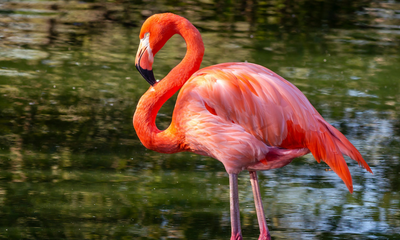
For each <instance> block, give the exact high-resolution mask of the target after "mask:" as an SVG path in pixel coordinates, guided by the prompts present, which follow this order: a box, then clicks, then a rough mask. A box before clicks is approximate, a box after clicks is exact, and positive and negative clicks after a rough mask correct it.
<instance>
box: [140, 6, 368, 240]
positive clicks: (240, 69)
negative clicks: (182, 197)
mask: <svg viewBox="0 0 400 240" xmlns="http://www.w3.org/2000/svg"><path fill="white" fill-rule="evenodd" d="M174 34H180V35H181V36H182V37H183V38H184V39H185V41H186V44H187V52H186V55H185V57H184V58H183V60H182V61H181V62H180V63H179V64H178V65H177V66H176V67H175V68H173V69H172V70H171V71H170V72H169V74H168V75H167V76H166V77H165V78H164V79H162V80H161V81H159V82H157V81H156V80H155V79H154V75H153V71H152V64H153V60H154V56H155V55H156V53H157V52H158V51H159V50H160V49H161V48H162V47H163V46H164V44H165V43H166V42H167V40H169V39H170V38H171V37H172V36H173V35H174ZM139 37H140V45H139V49H138V52H137V55H136V61H135V65H136V68H137V69H138V70H139V72H140V73H141V75H142V76H143V77H144V78H145V79H146V80H147V82H149V83H150V85H151V86H150V88H149V90H147V92H146V93H145V94H144V95H143V96H142V97H141V98H140V100H139V103H138V106H137V108H136V112H135V115H134V117H133V125H134V127H135V130H136V133H137V135H138V137H139V139H140V141H141V142H142V143H143V145H144V146H145V147H147V148H148V149H151V150H154V151H157V152H160V153H176V152H181V151H189V152H193V153H197V154H201V155H204V156H209V157H212V158H215V159H218V160H219V161H221V162H222V163H223V165H224V167H225V169H226V171H227V172H228V174H229V183H230V184H229V185H230V213H231V229H232V235H231V239H242V233H241V227H240V215H239V214H240V212H239V200H238V182H237V178H238V174H239V172H241V171H242V170H248V171H249V173H250V180H251V184H252V188H253V194H254V202H255V207H256V212H257V218H258V224H259V228H260V237H259V239H271V237H270V233H269V231H268V227H267V222H266V220H265V216H264V210H263V205H262V202H261V196H260V190H259V186H258V180H257V173H256V171H259V170H269V169H274V168H280V167H283V166H285V165H287V164H289V163H290V162H291V161H292V160H293V159H294V158H296V157H300V156H303V155H305V154H307V153H309V152H311V153H312V154H313V155H314V158H315V159H316V160H317V161H318V162H320V160H321V159H322V160H324V161H325V162H326V163H327V164H328V165H329V166H330V167H331V169H332V170H333V171H335V172H336V173H337V174H338V175H339V177H340V178H341V179H342V180H343V181H344V183H345V184H346V186H347V188H348V189H349V191H350V192H353V185H352V178H351V175H350V172H349V169H348V167H347V164H346V162H345V160H344V158H343V155H342V154H345V155H347V156H349V157H350V158H352V159H354V160H356V161H357V162H358V163H359V165H361V166H363V167H364V168H365V169H366V170H368V171H369V172H371V173H372V171H371V169H370V168H369V166H368V164H367V163H366V162H365V161H364V159H363V158H362V156H361V154H360V153H359V152H358V150H357V149H356V148H355V147H354V146H353V145H352V144H351V143H350V142H349V141H348V140H347V139H346V137H345V136H344V135H343V134H342V133H340V132H339V131H338V130H337V129H336V128H334V127H333V126H331V125H330V124H329V123H327V122H326V121H325V120H324V119H323V118H322V116H321V115H320V114H319V113H318V112H317V111H316V110H315V109H314V107H313V106H312V105H311V104H310V102H309V101H308V99H307V98H306V97H305V96H304V95H303V94H302V93H301V91H300V90H299V89H297V88H296V87H295V86H294V85H293V84H291V83H290V82H288V81H286V80H285V79H283V78H282V77H280V76H279V75H277V74H276V73H274V72H272V71H271V70H269V69H267V68H264V67H262V66H259V65H256V64H251V63H223V64H218V65H214V66H210V67H207V68H204V69H201V70H199V68H200V63H201V61H202V59H203V54H204V45H203V41H202V38H201V36H200V33H199V31H198V30H197V29H196V28H195V27H194V26H193V25H192V24H191V23H190V22H189V21H188V20H187V19H185V18H183V17H180V16H177V15H174V14H171V13H165V14H157V15H153V16H151V17H150V18H148V19H147V20H146V21H145V22H144V24H143V26H142V29H141V31H140V35H139ZM179 89H181V92H180V93H179V96H178V99H177V101H176V105H175V109H174V112H173V116H172V122H171V124H170V126H169V127H168V128H167V129H166V130H164V131H161V130H159V129H158V128H157V127H156V125H155V120H156V115H157V112H158V111H159V109H160V108H161V106H162V105H163V104H164V103H165V101H167V99H168V98H170V97H171V96H172V95H173V94H174V93H175V92H177V91H178V90H179Z"/></svg>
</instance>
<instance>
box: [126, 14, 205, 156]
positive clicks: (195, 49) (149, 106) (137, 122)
mask: <svg viewBox="0 0 400 240" xmlns="http://www.w3.org/2000/svg"><path fill="white" fill-rule="evenodd" d="M182 19H183V20H182ZM173 24H175V29H176V33H177V34H180V35H181V36H182V37H183V39H184V40H185V42H186V45H187V51H186V55H185V57H184V58H183V60H182V61H181V62H180V63H179V64H178V65H177V66H176V67H175V68H173V69H172V70H171V71H170V72H169V73H168V75H167V76H166V77H165V78H164V79H162V80H161V81H160V82H158V83H156V84H155V85H154V87H150V88H149V90H147V92H146V93H145V94H144V95H143V96H142V97H141V98H140V100H139V103H138V106H137V108H136V112H135V115H134V117H133V125H134V127H135V130H136V133H137V135H138V137H139V139H140V141H141V142H142V143H143V145H144V146H145V147H147V148H148V149H151V150H154V151H157V152H162V153H175V152H180V151H183V150H185V144H184V136H183V135H182V134H181V133H180V132H179V131H178V130H177V129H176V128H175V124H174V122H172V123H171V125H170V126H169V127H168V128H167V129H166V130H164V131H161V130H159V129H158V128H157V126H156V124H155V120H156V116H157V113H158V111H159V110H160V108H161V106H162V105H163V104H164V103H165V102H166V101H167V100H168V99H169V98H170V97H171V96H172V95H174V93H176V92H177V91H178V90H179V89H180V88H181V87H182V86H183V84H185V82H186V81H187V80H188V79H189V78H190V76H192V74H193V73H195V72H196V71H197V70H198V69H199V68H200V64H201V61H202V59H203V54H204V44H203V41H202V39H201V35H200V33H199V31H198V30H197V29H196V28H195V27H194V26H193V25H192V24H191V23H190V22H189V21H188V20H186V19H184V18H179V19H176V22H174V23H173Z"/></svg>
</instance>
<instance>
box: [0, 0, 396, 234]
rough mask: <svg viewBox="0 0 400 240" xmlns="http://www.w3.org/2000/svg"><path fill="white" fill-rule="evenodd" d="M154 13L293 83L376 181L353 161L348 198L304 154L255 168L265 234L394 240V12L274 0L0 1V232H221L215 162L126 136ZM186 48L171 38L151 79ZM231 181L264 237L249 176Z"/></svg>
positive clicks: (249, 222) (223, 207) (165, 114)
mask: <svg viewBox="0 0 400 240" xmlns="http://www.w3.org/2000/svg"><path fill="white" fill-rule="evenodd" d="M347 6H348V7H347ZM161 11H172V12H175V13H177V14H180V15H183V16H185V17H187V18H188V19H189V20H191V21H192V22H193V23H194V24H195V25H196V27H198V28H199V29H200V31H201V33H202V36H203V39H204V43H205V47H206V52H205V57H204V61H203V64H202V67H205V66H209V65H212V64H217V63H222V62H231V61H241V62H243V61H248V62H253V63H257V64H260V65H263V66H266V67H268V68H269V69H271V70H273V71H275V72H276V73H278V74H280V75H281V76H283V77H285V78H286V79H288V80H289V81H291V82H292V83H293V84H295V85H296V86H297V87H298V88H299V89H300V90H301V91H303V92H304V94H305V95H306V96H307V97H308V98H309V99H310V101H311V103H312V104H313V105H314V106H315V107H316V109H317V110H318V111H319V112H320V113H321V114H322V115H323V117H324V118H325V119H327V121H329V122H330V123H331V124H332V125H334V126H335V127H337V128H338V129H339V130H340V131H341V132H343V133H344V134H345V135H346V136H347V137H348V139H349V140H350V141H351V142H352V143H353V144H354V145H355V146H356V147H357V148H358V149H359V150H360V152H361V154H362V155H363V157H364V158H365V160H366V161H367V162H368V163H369V165H370V166H371V168H372V170H373V172H374V175H371V174H369V173H368V172H366V171H365V170H364V169H361V168H359V167H358V166H357V164H356V163H355V162H354V161H351V160H350V159H348V158H347V160H348V164H349V168H350V171H351V173H352V176H353V182H354V193H353V194H350V193H349V192H348V191H347V189H346V187H345V185H344V184H343V182H342V181H341V180H340V179H339V177H338V176H337V175H336V174H335V173H333V172H332V171H330V169H329V167H328V166H327V165H326V164H325V163H321V164H318V163H317V162H316V161H315V160H314V159H313V157H312V156H311V155H306V156H304V157H302V158H299V159H296V160H294V161H293V162H292V163H291V164H290V165H288V166H286V167H284V168H282V169H277V170H271V171H266V172H260V173H259V178H260V184H261V188H262V189H261V191H262V197H263V202H264V207H265V211H266V215H267V217H268V219H267V221H268V224H269V228H270V230H271V234H272V237H273V239H399V238H400V235H399V232H400V214H399V213H400V180H399V179H400V178H399V177H398V176H399V173H400V162H399V157H400V116H399V112H400V111H399V110H400V105H399V102H400V80H399V76H400V54H399V53H400V52H399V50H400V3H399V2H396V1H391V2H389V3H388V2H374V3H368V2H365V1H352V4H344V3H341V2H340V3H337V2H335V1H298V2H295V3H291V4H289V3H287V2H286V1H278V0H277V1H242V2H237V3H232V2H226V1H191V2H179V1H156V2H155V1H150V2H149V1H133V2H127V1H122V2H102V1H90V2H75V1H8V2H3V3H0V106H1V107H0V123H1V124H0V132H1V133H0V239H132V238H133V239H169V238H172V239H227V238H229V236H230V220H229V185H228V177H227V174H226V172H225V170H224V168H223V166H222V164H221V163H219V162H218V161H216V160H213V159H210V158H206V157H202V156H197V155H194V154H190V153H179V154H174V155H163V154H158V153H155V152H152V151H149V150H146V149H145V148H144V147H143V146H142V145H141V144H140V142H139V140H138V138H137V136H136V135H135V132H134V129H133V127H132V115H133V112H134V109H135V107H136V104H137V101H138V99H139V98H140V96H141V95H142V94H143V93H144V92H145V91H146V90H147V88H148V84H147V82H146V81H145V80H144V79H142V78H141V77H140V75H139V74H138V73H137V72H136V70H135V69H134V57H135V53H136V50H137V46H138V43H139V40H138V33H139V28H140V25H141V24H142V22H143V21H144V19H146V18H147V17H148V16H149V15H151V14H153V13H157V12H161ZM184 54H185V44H184V41H183V40H182V39H181V38H180V37H173V38H172V39H171V41H169V42H168V43H167V45H166V46H165V47H164V49H162V50H161V52H159V53H158V54H157V56H156V59H155V63H154V66H153V67H154V68H153V69H154V72H155V76H156V78H158V79H161V78H162V77H163V76H165V74H167V73H168V71H169V70H170V69H171V68H173V67H174V66H175V65H176V64H177V63H178V62H179V61H180V59H181V58H182V57H183V56H184ZM173 107H174V101H173V99H172V100H171V101H168V102H167V103H166V105H165V106H163V108H162V110H161V111H160V113H159V116H158V119H157V125H158V126H159V127H160V128H165V127H167V126H168V124H169V121H170V120H171V113H172V109H173ZM239 184H240V186H239V198H240V208H241V217H242V219H241V221H242V228H243V234H244V236H245V239H257V237H258V226H257V219H256V215H255V209H254V205H253V198H252V192H251V187H250V184H249V177H248V174H247V173H245V172H243V173H242V174H241V175H240V176H239Z"/></svg>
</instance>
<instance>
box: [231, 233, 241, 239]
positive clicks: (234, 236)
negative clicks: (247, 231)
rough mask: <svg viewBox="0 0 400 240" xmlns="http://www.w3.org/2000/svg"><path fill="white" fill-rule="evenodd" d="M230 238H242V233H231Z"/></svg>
mask: <svg viewBox="0 0 400 240" xmlns="http://www.w3.org/2000/svg"><path fill="white" fill-rule="evenodd" d="M231 240H243V237H242V234H241V233H237V234H233V233H232V236H231Z"/></svg>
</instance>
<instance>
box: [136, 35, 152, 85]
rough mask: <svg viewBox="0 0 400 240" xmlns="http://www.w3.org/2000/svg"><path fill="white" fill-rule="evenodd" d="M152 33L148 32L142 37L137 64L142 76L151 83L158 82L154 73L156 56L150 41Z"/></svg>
mask: <svg viewBox="0 0 400 240" xmlns="http://www.w3.org/2000/svg"><path fill="white" fill-rule="evenodd" d="M149 37H150V34H149V33H146V34H145V35H144V37H143V38H142V39H140V44H139V48H138V51H137V54H136V59H135V66H136V69H137V70H138V71H139V73H140V74H141V75H142V77H143V78H144V79H145V80H146V81H147V82H148V83H149V84H150V85H151V86H154V84H156V82H157V81H156V79H155V78H154V74H153V69H152V66H153V62H154V56H153V52H152V50H151V47H150V43H149Z"/></svg>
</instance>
